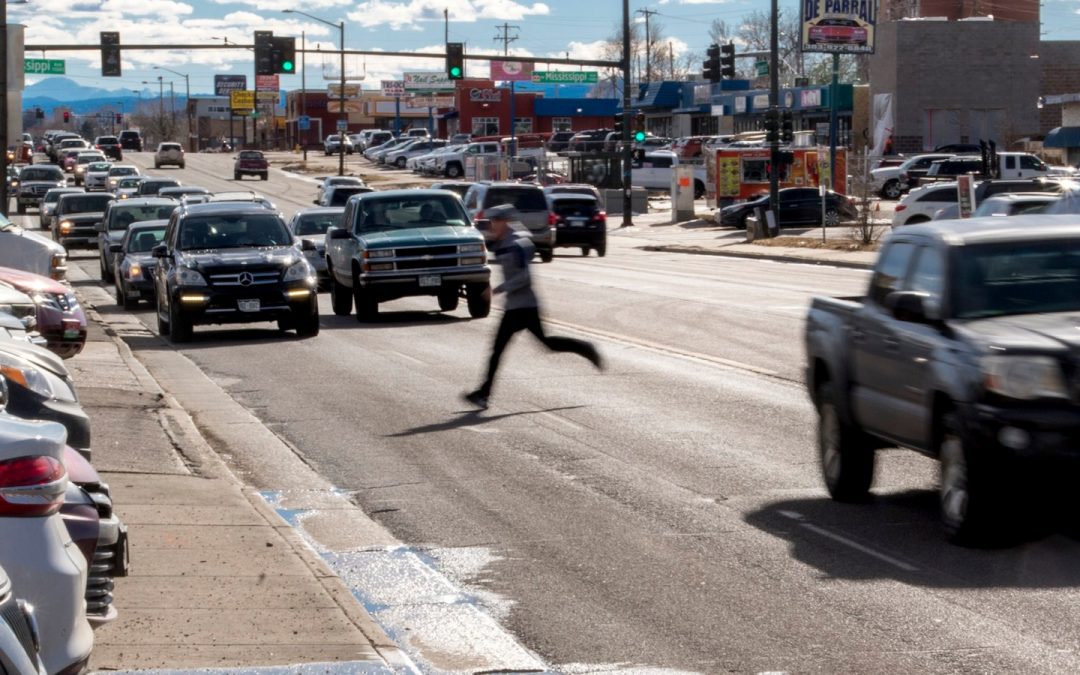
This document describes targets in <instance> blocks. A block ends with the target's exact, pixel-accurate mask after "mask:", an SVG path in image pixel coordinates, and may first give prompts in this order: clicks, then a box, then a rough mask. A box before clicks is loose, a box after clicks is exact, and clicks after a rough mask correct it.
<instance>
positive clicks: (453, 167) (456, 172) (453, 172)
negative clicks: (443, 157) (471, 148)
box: [446, 164, 461, 178]
mask: <svg viewBox="0 0 1080 675" xmlns="http://www.w3.org/2000/svg"><path fill="white" fill-rule="evenodd" d="M460 175H461V167H460V166H458V165H457V164H447V165H446V176H447V178H457V177H458V176H460Z"/></svg>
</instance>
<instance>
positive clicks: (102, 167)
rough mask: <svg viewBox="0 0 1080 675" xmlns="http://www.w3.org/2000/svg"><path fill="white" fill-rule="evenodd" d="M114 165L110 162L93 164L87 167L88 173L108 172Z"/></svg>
mask: <svg viewBox="0 0 1080 675" xmlns="http://www.w3.org/2000/svg"><path fill="white" fill-rule="evenodd" d="M111 166H112V164H109V163H108V162H92V163H91V164H90V165H88V166H87V167H86V170H87V171H108V170H109V167H111Z"/></svg>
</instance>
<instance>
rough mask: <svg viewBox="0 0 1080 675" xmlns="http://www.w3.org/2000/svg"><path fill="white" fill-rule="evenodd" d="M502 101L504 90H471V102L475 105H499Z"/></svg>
mask: <svg viewBox="0 0 1080 675" xmlns="http://www.w3.org/2000/svg"><path fill="white" fill-rule="evenodd" d="M501 100H502V89H482V88H479V87H474V88H472V89H470V90H469V101H471V102H473V103H497V102H499V101H501Z"/></svg>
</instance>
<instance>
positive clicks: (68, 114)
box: [64, 110, 71, 124]
mask: <svg viewBox="0 0 1080 675" xmlns="http://www.w3.org/2000/svg"><path fill="white" fill-rule="evenodd" d="M70 121H71V113H69V112H68V111H66V110H65V111H64V124H67V123H68V122H70Z"/></svg>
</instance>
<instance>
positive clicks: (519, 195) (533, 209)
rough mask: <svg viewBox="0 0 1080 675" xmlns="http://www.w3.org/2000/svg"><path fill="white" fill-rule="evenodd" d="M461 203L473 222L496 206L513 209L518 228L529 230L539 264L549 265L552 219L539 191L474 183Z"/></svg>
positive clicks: (505, 184)
mask: <svg viewBox="0 0 1080 675" xmlns="http://www.w3.org/2000/svg"><path fill="white" fill-rule="evenodd" d="M462 201H464V202H465V209H466V210H467V211H468V212H469V216H470V217H471V218H472V219H473V222H476V221H477V220H479V219H482V218H483V217H484V210H485V209H490V208H491V207H493V206H498V205H499V204H511V205H513V207H514V208H515V209H517V212H518V216H519V219H520V220H521V224H522V225H524V226H525V227H526V228H528V230H529V237H530V238H531V239H532V242H533V245H534V246H536V251H537V252H538V253H539V254H540V260H542V261H544V262H551V258H552V249H554V248H555V230H554V229H553V228H552V223H553V220H554V219H553V218H552V214H551V211H550V210H549V209H548V203H547V199H546V197H545V196H544V189H543V188H542V187H540V186H539V185H532V184H529V183H510V182H492V181H481V182H479V183H473V185H472V187H470V188H469V190H468V192H466V193H465V197H464V198H463V200H462Z"/></svg>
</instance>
